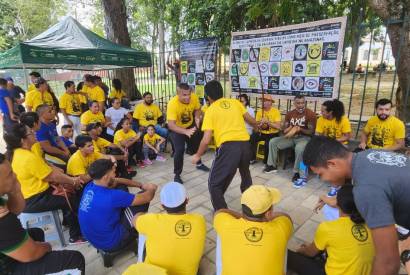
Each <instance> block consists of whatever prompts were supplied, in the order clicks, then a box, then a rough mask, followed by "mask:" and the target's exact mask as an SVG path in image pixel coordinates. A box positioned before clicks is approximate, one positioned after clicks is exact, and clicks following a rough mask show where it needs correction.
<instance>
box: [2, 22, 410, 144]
mask: <svg viewBox="0 0 410 275" xmlns="http://www.w3.org/2000/svg"><path fill="white" fill-rule="evenodd" d="M409 21H410V17H403V18H400V19H391V20H388V21H386V22H384V25H383V27H382V30H383V29H384V30H385V29H386V28H387V27H389V26H390V25H392V24H397V25H399V26H402V29H403V31H402V32H401V35H402V37H401V38H400V43H401V44H400V49H399V53H398V58H397V59H396V60H394V61H392V54H391V46H390V44H389V39H388V35H387V31H384V32H383V31H382V32H381V33H382V34H383V35H382V36H379V37H378V38H377V39H376V38H375V33H376V31H377V32H379V30H380V27H379V26H377V25H376V24H375V22H374V21H370V22H368V23H362V24H360V25H359V26H351V25H349V24H348V26H347V29H346V33H349V32H350V31H351V29H352V28H358V33H357V37H356V38H355V39H358V40H360V42H362V45H361V47H360V49H361V51H360V50H359V59H360V60H362V61H363V62H364V63H365V64H364V65H363V64H362V67H363V69H364V70H363V72H360V73H359V72H356V70H355V71H354V72H353V73H347V72H346V66H345V65H342V66H343V68H342V70H341V77H340V85H339V87H340V91H339V93H338V95H339V96H338V98H339V99H340V100H341V101H342V102H343V103H344V105H345V109H346V115H347V116H348V117H349V119H350V121H351V122H352V127H353V129H354V131H355V136H356V137H357V135H358V133H359V131H360V129H361V128H362V127H363V125H364V122H366V121H367V119H368V118H369V117H370V116H372V115H374V104H375V102H376V101H377V100H378V99H380V98H389V99H391V100H393V102H394V100H395V91H396V89H397V86H398V79H397V71H396V66H395V64H398V62H399V61H400V51H401V50H402V49H403V47H404V45H403V44H404V43H403V41H404V35H406V33H405V32H404V26H405V25H406V24H409ZM348 22H349V20H348ZM365 32H366V33H368V35H367V36H365V35H364V34H365ZM363 37H365V38H363ZM345 41H347V39H345ZM363 41H365V42H363ZM366 41H367V42H366ZM347 52H349V51H347V50H346V45H344V46H343V54H344V55H345V53H347ZM376 52H377V55H376ZM160 56H161V57H162V56H164V59H165V64H164V63H163V62H161V64H163V66H164V67H165V68H164V69H161V67H160V66H159V63H160V62H159V61H160V60H159V58H160ZM175 56H177V53H176V52H173V51H168V52H165V53H161V54H158V53H153V54H152V61H153V62H152V64H153V65H152V66H151V67H147V68H136V69H134V75H135V82H136V87H137V89H138V91H139V93H140V94H143V93H144V92H151V93H152V94H153V96H154V98H155V100H156V101H157V102H158V103H159V104H160V107H161V108H162V109H163V110H165V108H166V104H167V102H168V101H169V99H170V98H171V97H172V96H174V95H175V93H176V78H175V75H174V72H173V71H172V70H171V69H170V68H168V67H167V65H166V63H167V61H168V60H169V61H170V63H172V62H173V61H174V60H175ZM376 56H377V58H375V57H376ZM345 59H347V56H344V58H343V60H345ZM386 61H387V62H386ZM385 62H386V66H384V65H383V64H384V63H385ZM344 63H345V62H344ZM25 73H28V71H27V72H23V71H22V70H13V71H6V72H5V73H4V74H5V75H8V76H10V75H11V76H13V77H15V80H17V81H16V82H17V83H19V84H20V85H22V86H23V87H25V82H26V81H27V80H26V77H25V76H26V74H25ZM40 73H42V75H43V76H44V77H45V78H46V79H48V80H49V82H50V85H51V87H52V88H53V90H54V91H55V93H56V94H57V95H60V94H62V93H63V91H64V88H63V83H64V81H66V80H74V81H76V82H79V81H81V79H82V77H83V75H84V74H85V73H93V74H97V75H100V76H101V77H102V79H103V81H104V82H105V83H106V84H107V85H108V86H109V87H110V88H111V79H112V76H113V72H112V71H97V72H86V71H60V70H40ZM216 79H218V80H219V81H220V82H221V83H222V86H223V88H224V93H225V96H227V97H230V96H231V86H230V82H229V56H227V55H224V54H219V56H218V60H217V74H216ZM407 94H409V92H408V91H407ZM406 100H407V99H406ZM251 104H252V106H253V107H255V108H258V107H260V106H259V105H260V100H258V98H257V97H253V99H252V101H251ZM292 105H293V103H292V101H291V100H277V101H276V102H275V107H277V108H279V109H280V110H281V112H282V113H286V112H287V111H289V110H290V109H292V108H293V107H292ZM308 107H309V108H311V109H312V110H314V111H315V112H316V113H320V103H318V102H308Z"/></svg>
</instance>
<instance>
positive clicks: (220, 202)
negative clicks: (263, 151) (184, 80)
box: [192, 80, 257, 210]
mask: <svg viewBox="0 0 410 275" xmlns="http://www.w3.org/2000/svg"><path fill="white" fill-rule="evenodd" d="M205 96H206V98H207V99H208V100H209V103H210V106H209V108H208V109H207V110H206V112H205V117H204V121H203V123H202V130H203V131H204V137H203V138H202V141H201V144H200V146H199V149H198V152H197V153H196V154H195V155H194V156H193V158H192V162H193V163H196V162H197V161H198V160H199V159H200V157H201V156H202V154H203V153H204V152H205V151H206V148H207V146H208V144H209V143H210V142H211V140H212V136H214V139H215V144H216V147H217V148H218V149H217V154H216V155H215V160H214V162H213V165H212V170H211V172H210V174H209V180H208V186H209V193H210V194H211V202H212V205H213V207H214V209H215V210H218V209H222V208H228V207H227V205H226V202H225V199H224V193H225V191H226V190H227V189H228V186H229V184H230V183H231V181H232V179H233V177H234V176H235V174H236V171H237V170H238V169H239V172H240V174H241V178H242V182H241V192H244V191H245V190H246V189H247V188H248V187H249V186H251V185H252V178H251V173H250V171H249V161H250V158H251V148H250V144H249V134H248V131H246V126H245V120H246V122H248V123H250V124H252V125H254V126H255V127H256V125H257V122H256V121H255V119H253V118H252V117H251V116H250V115H249V114H248V112H247V111H246V109H245V107H244V106H243V105H242V104H241V103H240V102H239V100H236V99H226V98H223V90H222V86H221V84H220V83H219V82H218V81H216V80H212V81H210V82H208V83H207V84H206V85H205ZM221 118H223V119H221Z"/></svg>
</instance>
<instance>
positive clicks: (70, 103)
mask: <svg viewBox="0 0 410 275" xmlns="http://www.w3.org/2000/svg"><path fill="white" fill-rule="evenodd" d="M82 101H83V99H82V96H81V95H79V94H69V93H64V94H63V95H62V96H61V97H60V108H61V109H65V112H66V113H67V114H69V115H76V116H79V115H81V103H82Z"/></svg>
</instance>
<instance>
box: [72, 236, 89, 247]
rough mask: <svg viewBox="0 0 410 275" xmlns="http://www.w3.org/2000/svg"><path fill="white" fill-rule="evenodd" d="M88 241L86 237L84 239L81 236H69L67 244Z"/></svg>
mask: <svg viewBox="0 0 410 275" xmlns="http://www.w3.org/2000/svg"><path fill="white" fill-rule="evenodd" d="M85 243H88V241H87V240H86V239H84V238H83V237H81V236H80V237H77V238H70V239H69V240H68V244H69V245H74V244H85Z"/></svg>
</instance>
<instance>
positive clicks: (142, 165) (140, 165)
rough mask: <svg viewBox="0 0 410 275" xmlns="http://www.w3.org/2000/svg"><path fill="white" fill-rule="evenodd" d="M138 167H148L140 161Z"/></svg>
mask: <svg viewBox="0 0 410 275" xmlns="http://www.w3.org/2000/svg"><path fill="white" fill-rule="evenodd" d="M137 166H138V167H139V168H145V166H146V165H145V164H144V162H143V161H138V163H137Z"/></svg>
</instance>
